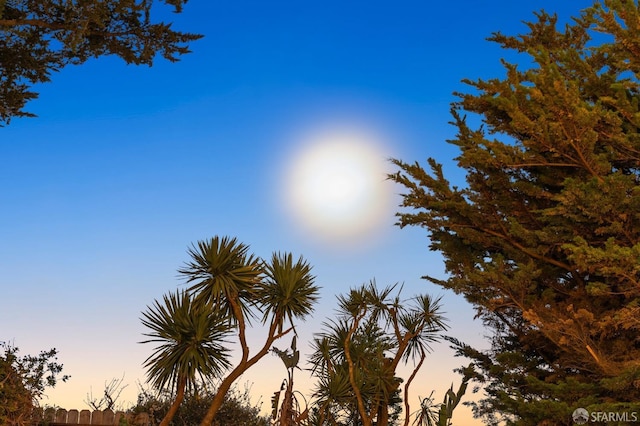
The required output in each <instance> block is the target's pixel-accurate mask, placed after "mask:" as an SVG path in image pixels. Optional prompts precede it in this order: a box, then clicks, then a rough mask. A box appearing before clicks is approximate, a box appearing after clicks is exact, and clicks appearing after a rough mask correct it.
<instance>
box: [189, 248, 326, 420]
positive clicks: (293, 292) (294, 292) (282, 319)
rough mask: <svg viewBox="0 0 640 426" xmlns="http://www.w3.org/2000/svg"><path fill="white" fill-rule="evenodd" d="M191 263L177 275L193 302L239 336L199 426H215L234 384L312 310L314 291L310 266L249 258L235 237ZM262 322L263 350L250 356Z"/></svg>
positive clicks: (284, 257)
mask: <svg viewBox="0 0 640 426" xmlns="http://www.w3.org/2000/svg"><path fill="white" fill-rule="evenodd" d="M189 254H190V256H191V261H190V262H188V263H187V264H186V265H185V266H184V267H183V268H182V269H180V270H179V273H180V274H181V275H183V276H184V277H185V278H186V280H187V282H188V283H189V284H190V287H189V289H188V291H189V292H191V293H192V294H193V298H194V302H195V303H196V304H197V305H198V306H202V307H205V308H206V309H209V310H213V311H219V312H222V313H223V314H224V315H226V316H227V318H228V320H227V322H228V324H229V325H230V326H231V327H232V328H233V331H234V334H236V335H237V338H238V343H239V345H240V349H241V357H240V360H239V362H238V364H237V365H236V366H235V367H234V368H233V369H232V370H231V371H230V372H229V374H227V375H226V376H225V377H224V378H222V380H221V381H220V384H219V386H218V390H217V393H216V395H215V397H214V398H213V401H212V402H211V406H210V408H209V410H208V411H207V414H206V415H205V417H204V418H203V420H202V423H201V424H202V425H203V426H209V425H211V423H212V422H213V419H214V417H215V415H216V412H217V411H218V410H219V409H220V406H221V405H222V402H223V401H224V397H225V395H226V393H227V392H228V391H229V389H230V388H231V386H232V385H233V383H234V382H235V381H236V380H237V379H238V378H239V377H240V376H241V375H242V374H243V373H244V372H245V371H247V370H248V369H249V368H250V367H252V366H253V365H255V364H256V363H257V362H258V361H259V360H260V359H262V358H263V357H264V356H265V355H266V354H267V353H269V350H270V349H271V346H272V345H273V343H274V342H275V341H276V340H277V339H279V338H281V337H282V336H284V335H286V334H288V333H289V332H291V331H292V330H293V327H294V322H295V321H296V320H302V319H304V318H305V317H306V316H307V315H309V314H310V313H311V312H312V311H313V305H314V304H315V302H316V300H317V299H318V290H319V289H318V287H317V286H316V285H314V280H315V278H314V277H313V276H312V275H311V266H310V265H309V263H307V262H306V261H305V260H304V259H303V258H302V257H300V258H299V259H298V260H297V261H294V260H293V256H292V255H291V254H288V253H285V254H280V253H274V254H273V256H272V258H271V260H270V262H265V261H263V260H261V259H260V258H258V257H256V256H254V255H252V254H250V253H249V246H247V245H245V244H242V243H239V242H238V241H237V240H236V239H235V238H229V237H222V238H220V237H214V238H212V239H210V240H207V241H200V242H199V243H198V244H197V245H195V246H193V247H192V248H191V249H190V250H189ZM259 317H261V320H262V323H263V325H265V326H266V328H267V335H266V338H265V340H264V343H263V345H262V347H261V348H260V349H259V350H258V351H257V352H256V353H255V354H253V355H252V354H250V349H249V345H248V343H247V338H246V332H247V327H248V326H250V325H251V324H250V323H251V320H253V319H255V318H259Z"/></svg>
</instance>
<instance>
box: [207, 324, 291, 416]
mask: <svg viewBox="0 0 640 426" xmlns="http://www.w3.org/2000/svg"><path fill="white" fill-rule="evenodd" d="M278 319H279V318H274V319H273V320H272V322H271V325H270V327H269V335H268V336H267V340H266V341H265V343H264V346H263V347H262V349H261V350H260V351H259V352H258V353H256V354H255V355H254V356H253V357H252V358H248V356H249V347H248V346H247V345H246V343H245V342H246V341H245V339H244V335H241V339H240V342H241V345H242V360H241V361H240V362H239V363H238V365H237V366H236V368H234V369H233V370H232V371H231V373H229V375H228V376H227V377H225V378H224V380H223V381H222V382H221V383H220V386H219V387H218V390H217V391H216V395H215V396H214V397H213V400H212V401H211V405H210V406H209V409H208V410H207V413H206V414H205V416H204V418H203V419H202V421H201V422H200V426H211V424H213V419H214V418H215V416H216V414H217V413H218V410H219V409H220V407H221V406H222V403H223V402H224V398H225V396H226V395H227V392H229V389H231V386H232V385H233V383H234V382H235V381H236V380H237V379H238V378H239V377H240V376H242V374H243V373H244V372H245V371H247V370H248V369H249V368H251V367H252V366H253V365H254V364H256V363H257V362H258V361H260V359H262V358H264V356H265V355H266V354H268V353H269V349H271V345H272V344H273V342H274V341H276V340H277V339H279V338H281V337H282V336H284V335H285V334H287V333H289V332H290V331H291V330H292V329H293V328H288V329H287V330H285V331H282V332H279V333H277V332H276V326H277V324H278Z"/></svg>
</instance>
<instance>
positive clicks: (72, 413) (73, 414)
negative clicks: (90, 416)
mask: <svg viewBox="0 0 640 426" xmlns="http://www.w3.org/2000/svg"><path fill="white" fill-rule="evenodd" d="M79 416H80V413H78V410H69V413H68V414H67V424H71V425H77V424H78V420H79Z"/></svg>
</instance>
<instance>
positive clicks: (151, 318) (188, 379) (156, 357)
mask: <svg viewBox="0 0 640 426" xmlns="http://www.w3.org/2000/svg"><path fill="white" fill-rule="evenodd" d="M141 321H142V324H143V325H144V326H145V327H147V328H148V329H149V330H150V331H149V332H148V333H144V335H145V336H148V337H150V339H148V340H145V341H143V342H141V343H158V344H159V346H157V347H156V348H155V349H154V351H153V353H152V354H151V356H149V357H148V358H147V359H146V361H145V362H144V367H145V368H146V369H147V380H148V381H149V382H150V383H151V384H152V385H153V386H154V387H156V388H157V389H165V388H167V387H168V388H169V389H170V391H171V392H172V393H173V391H174V390H175V392H176V397H175V400H174V402H173V404H172V405H171V407H170V408H169V411H168V412H167V414H166V416H165V417H164V419H163V420H162V422H161V423H160V425H161V426H166V425H168V424H169V422H170V421H171V419H172V418H173V416H174V415H175V413H176V412H177V411H178V408H179V407H180V404H181V403H182V400H183V399H184V395H185V390H190V389H191V388H192V386H194V385H195V383H196V381H197V380H198V379H200V380H202V381H207V380H210V379H211V378H212V377H219V376H220V375H221V374H222V373H223V372H224V371H225V370H226V369H227V368H229V366H230V365H231V364H230V362H229V359H228V358H229V350H228V349H227V348H226V347H225V346H224V343H225V339H226V338H227V337H228V335H229V333H230V332H231V328H230V325H229V321H228V317H227V315H225V312H223V311H219V310H212V309H208V308H206V307H205V306H203V305H199V304H196V303H194V300H193V299H192V298H191V297H190V294H189V293H187V292H186V291H180V292H176V293H169V294H167V295H164V296H163V300H162V301H161V302H159V301H157V300H156V301H154V303H153V304H152V305H151V306H147V310H146V311H145V312H143V313H142V318H141Z"/></svg>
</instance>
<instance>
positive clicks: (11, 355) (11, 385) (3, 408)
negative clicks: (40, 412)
mask: <svg viewBox="0 0 640 426" xmlns="http://www.w3.org/2000/svg"><path fill="white" fill-rule="evenodd" d="M0 349H2V350H3V352H4V354H0V424H2V425H9V426H23V425H30V424H31V423H32V422H33V420H34V415H35V413H34V408H35V407H38V403H39V401H40V399H41V398H42V397H43V395H44V391H45V389H46V388H47V387H52V388H53V387H55V385H56V384H57V382H58V380H62V381H63V382H66V381H67V380H68V379H69V376H67V375H62V376H61V374H62V367H63V366H62V364H59V363H58V362H57V360H58V358H57V355H58V351H57V350H56V349H55V348H54V349H51V350H49V351H42V352H40V354H38V355H37V356H33V355H25V356H19V355H18V352H19V350H18V348H17V347H15V346H12V345H10V344H8V343H6V342H0Z"/></svg>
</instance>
